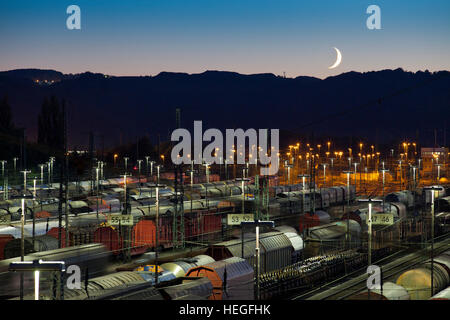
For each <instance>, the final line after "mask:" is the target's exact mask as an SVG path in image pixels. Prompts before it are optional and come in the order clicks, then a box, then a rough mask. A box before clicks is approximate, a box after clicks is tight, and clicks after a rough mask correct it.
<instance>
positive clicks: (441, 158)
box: [420, 147, 449, 171]
mask: <svg viewBox="0 0 450 320" xmlns="http://www.w3.org/2000/svg"><path fill="white" fill-rule="evenodd" d="M448 152H449V151H448V148H444V147H439V148H421V149H420V155H421V158H422V160H423V169H424V170H425V171H431V170H432V169H433V168H432V166H433V164H436V163H447V162H448ZM433 159H437V161H438V162H436V160H434V161H433Z"/></svg>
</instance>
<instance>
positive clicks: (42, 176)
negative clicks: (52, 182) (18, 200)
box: [39, 164, 45, 185]
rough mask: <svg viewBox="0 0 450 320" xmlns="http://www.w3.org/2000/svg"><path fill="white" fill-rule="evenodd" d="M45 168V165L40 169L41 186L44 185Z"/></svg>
mask: <svg viewBox="0 0 450 320" xmlns="http://www.w3.org/2000/svg"><path fill="white" fill-rule="evenodd" d="M44 167H45V164H40V165H39V168H41V185H43V184H44Z"/></svg>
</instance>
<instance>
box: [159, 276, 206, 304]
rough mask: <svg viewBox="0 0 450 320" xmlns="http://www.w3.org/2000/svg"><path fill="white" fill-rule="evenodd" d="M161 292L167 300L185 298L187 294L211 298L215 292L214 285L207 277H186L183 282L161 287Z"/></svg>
mask: <svg viewBox="0 0 450 320" xmlns="http://www.w3.org/2000/svg"><path fill="white" fill-rule="evenodd" d="M160 292H161V294H162V295H163V297H164V298H166V299H167V300H178V299H183V298H184V297H186V296H195V297H199V298H200V299H209V298H210V297H211V295H212V294H213V285H212V283H211V281H210V280H209V279H208V278H207V277H201V278H198V279H196V278H194V277H186V278H185V279H184V280H183V281H182V283H181V284H178V285H173V286H167V287H163V288H160Z"/></svg>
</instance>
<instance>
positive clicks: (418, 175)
mask: <svg viewBox="0 0 450 320" xmlns="http://www.w3.org/2000/svg"><path fill="white" fill-rule="evenodd" d="M417 161H418V162H419V166H418V167H417V170H418V171H417V181H418V182H419V184H420V163H421V162H422V159H420V158H419V159H417Z"/></svg>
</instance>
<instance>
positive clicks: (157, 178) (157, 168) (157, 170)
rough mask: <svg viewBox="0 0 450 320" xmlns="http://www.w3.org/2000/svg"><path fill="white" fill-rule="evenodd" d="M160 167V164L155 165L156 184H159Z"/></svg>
mask: <svg viewBox="0 0 450 320" xmlns="http://www.w3.org/2000/svg"><path fill="white" fill-rule="evenodd" d="M160 168H161V165H160V164H159V165H157V166H156V184H159V170H160Z"/></svg>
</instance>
